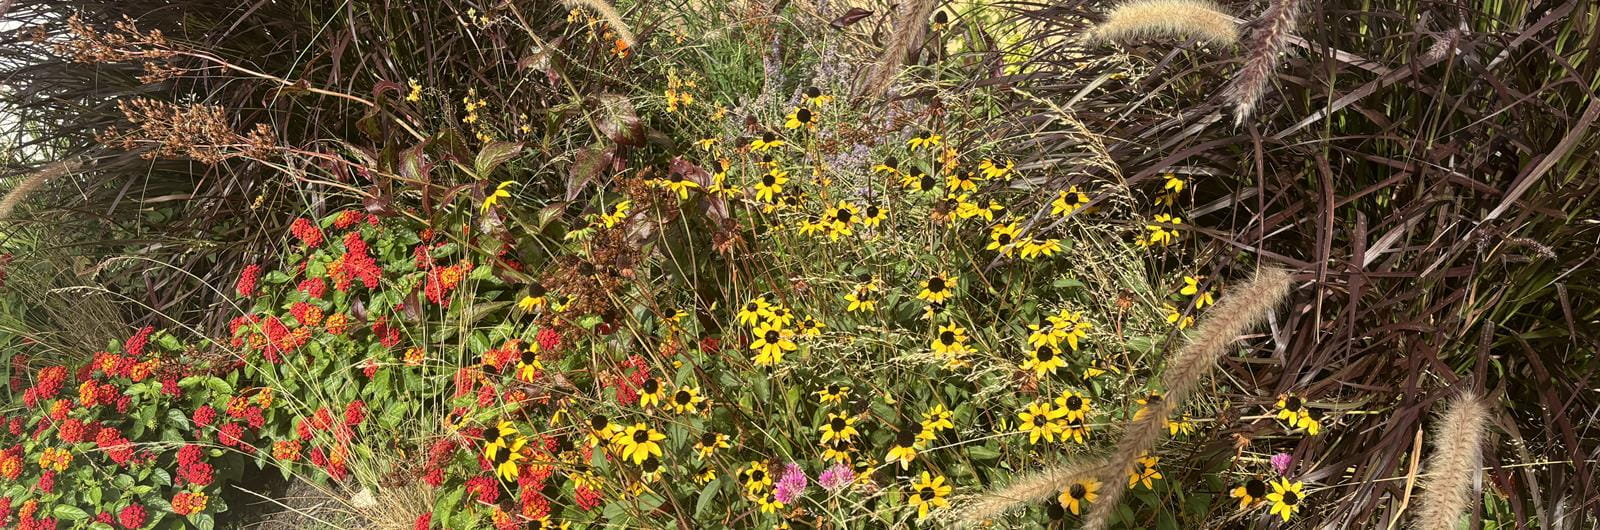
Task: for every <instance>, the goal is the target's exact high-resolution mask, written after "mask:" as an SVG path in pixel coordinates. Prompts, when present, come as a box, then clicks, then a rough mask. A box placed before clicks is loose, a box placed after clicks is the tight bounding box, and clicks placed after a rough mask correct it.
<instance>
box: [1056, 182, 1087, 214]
mask: <svg viewBox="0 0 1600 530" xmlns="http://www.w3.org/2000/svg"><path fill="white" fill-rule="evenodd" d="M1085 204H1089V195H1088V194H1086V193H1084V192H1081V191H1078V187H1077V186H1072V187H1069V188H1067V189H1066V190H1064V191H1060V192H1057V193H1056V200H1054V201H1050V215H1054V216H1057V217H1065V216H1068V215H1072V213H1073V212H1076V211H1078V209H1079V208H1082V207H1083V205H1085Z"/></svg>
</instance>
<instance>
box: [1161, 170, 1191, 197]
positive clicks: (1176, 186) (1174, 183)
mask: <svg viewBox="0 0 1600 530" xmlns="http://www.w3.org/2000/svg"><path fill="white" fill-rule="evenodd" d="M1184 184H1187V182H1186V181H1184V180H1183V179H1182V178H1180V177H1178V175H1177V174H1176V173H1167V183H1166V185H1163V186H1162V187H1161V189H1164V190H1168V191H1171V192H1172V193H1183V186H1184Z"/></svg>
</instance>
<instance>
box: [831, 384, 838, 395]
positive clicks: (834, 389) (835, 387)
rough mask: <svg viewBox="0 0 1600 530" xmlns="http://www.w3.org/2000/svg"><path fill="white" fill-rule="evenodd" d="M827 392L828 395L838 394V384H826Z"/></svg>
mask: <svg viewBox="0 0 1600 530" xmlns="http://www.w3.org/2000/svg"><path fill="white" fill-rule="evenodd" d="M828 394H830V395H838V394H839V385H838V384H832V385H828Z"/></svg>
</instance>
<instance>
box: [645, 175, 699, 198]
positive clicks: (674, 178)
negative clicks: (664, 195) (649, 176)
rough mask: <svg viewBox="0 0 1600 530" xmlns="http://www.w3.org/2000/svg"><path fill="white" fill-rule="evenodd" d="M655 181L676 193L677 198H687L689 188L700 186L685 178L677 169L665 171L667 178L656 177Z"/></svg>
mask: <svg viewBox="0 0 1600 530" xmlns="http://www.w3.org/2000/svg"><path fill="white" fill-rule="evenodd" d="M655 183H656V185H657V186H660V187H663V188H666V189H667V190H668V191H672V192H674V193H677V194H678V198H679V199H687V198H689V190H691V189H694V188H698V187H700V184H698V183H696V182H695V181H692V180H689V179H688V178H685V177H684V174H683V173H682V172H678V171H673V172H670V173H667V178H664V179H656V181H655Z"/></svg>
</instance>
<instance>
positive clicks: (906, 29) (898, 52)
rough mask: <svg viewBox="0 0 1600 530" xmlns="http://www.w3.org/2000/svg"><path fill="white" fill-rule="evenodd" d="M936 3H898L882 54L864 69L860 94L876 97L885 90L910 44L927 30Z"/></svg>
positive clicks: (915, 0)
mask: <svg viewBox="0 0 1600 530" xmlns="http://www.w3.org/2000/svg"><path fill="white" fill-rule="evenodd" d="M938 4H939V3H938V2H936V1H934V0H910V1H909V2H906V3H904V4H901V5H902V7H901V8H900V12H899V13H898V16H896V17H895V19H894V32H893V33H890V34H889V41H888V42H886V43H884V45H883V55H880V56H878V60H877V62H874V63H873V64H872V66H871V67H870V68H869V69H868V70H867V77H866V79H865V80H864V81H863V83H862V94H864V95H866V96H868V97H878V96H881V95H883V93H884V91H886V90H888V88H889V82H890V81H893V80H894V77H895V75H896V74H898V73H899V72H900V67H901V66H904V65H905V62H906V58H907V57H908V56H909V55H910V54H911V50H912V47H914V46H916V45H917V43H919V42H922V37H923V35H925V34H927V32H928V18H929V17H931V16H933V8H934V7H935V6H937V5H938Z"/></svg>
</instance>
